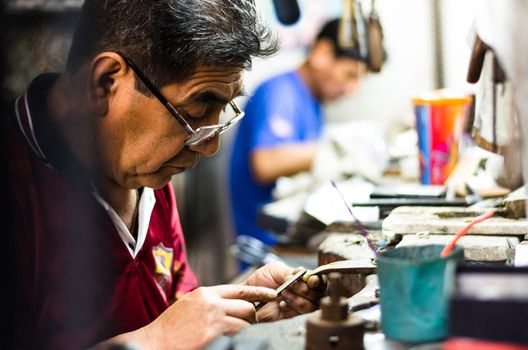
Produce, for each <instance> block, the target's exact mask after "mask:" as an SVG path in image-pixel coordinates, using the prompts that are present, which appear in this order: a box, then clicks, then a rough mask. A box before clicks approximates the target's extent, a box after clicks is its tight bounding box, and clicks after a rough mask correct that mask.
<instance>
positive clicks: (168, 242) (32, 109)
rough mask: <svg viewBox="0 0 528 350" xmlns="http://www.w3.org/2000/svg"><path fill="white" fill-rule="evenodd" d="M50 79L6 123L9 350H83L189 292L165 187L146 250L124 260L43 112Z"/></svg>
mask: <svg viewBox="0 0 528 350" xmlns="http://www.w3.org/2000/svg"><path fill="white" fill-rule="evenodd" d="M56 78H57V75H51V74H47V75H42V76H39V77H37V78H36V79H35V80H34V81H33V82H32V84H31V85H30V87H29V89H28V91H27V93H26V94H25V95H24V96H22V97H21V98H19V99H18V100H17V102H16V106H14V107H15V108H16V110H17V112H18V115H17V113H13V114H12V115H10V116H9V117H8V118H6V120H5V124H6V126H5V127H6V131H7V134H8V138H7V140H6V144H7V146H8V152H7V155H8V159H7V161H8V164H7V173H8V180H9V183H8V198H7V200H9V205H10V206H11V208H12V210H11V216H12V217H11V220H12V222H13V225H12V226H13V230H12V232H9V233H8V234H9V235H10V238H11V239H12V241H13V242H14V243H13V244H14V250H15V251H14V254H13V255H14V260H15V261H13V264H12V265H11V266H12V268H14V269H16V270H15V271H16V275H17V277H18V278H17V279H16V280H15V281H13V285H12V287H13V288H14V289H15V290H16V297H15V299H16V300H13V302H14V303H17V304H16V310H17V312H16V316H15V319H14V320H12V321H13V322H14V328H15V334H14V335H13V336H14V337H15V339H16V344H17V348H28V347H31V348H39V349H47V348H50V349H51V348H53V349H75V348H85V347H87V346H91V345H93V344H95V343H97V342H99V341H102V340H104V339H106V338H109V337H111V336H114V335H117V334H120V333H123V332H128V331H132V330H135V329H137V328H139V327H141V326H144V325H146V324H148V323H149V322H151V321H152V320H153V319H155V318H156V317H157V316H158V315H160V314H161V313H162V312H163V311H164V310H165V309H166V308H167V307H168V305H169V303H170V301H172V300H173V299H176V298H177V297H178V296H180V295H181V294H182V293H185V292H188V291H190V290H192V289H194V288H196V287H197V280H196V277H195V276H194V274H193V272H192V271H191V269H190V268H189V266H188V264H187V258H186V253H185V244H184V239H183V234H182V229H181V225H180V220H179V216H178V212H177V208H176V201H175V197H174V191H173V189H172V186H170V184H169V185H167V186H165V187H163V188H161V189H158V190H155V191H154V194H155V198H156V203H155V205H154V208H153V211H152V215H151V218H150V223H149V227H148V232H147V236H146V240H145V243H144V245H143V247H142V249H141V251H140V252H139V253H138V254H137V256H136V257H135V258H133V257H132V256H131V254H130V252H129V251H128V249H127V247H126V246H125V243H124V242H123V240H122V239H121V238H120V236H119V234H118V232H117V231H116V228H115V226H114V224H113V222H112V221H111V219H110V217H109V216H108V214H107V213H106V211H105V210H104V208H103V207H102V206H101V205H100V204H99V203H98V202H97V201H96V199H95V198H94V196H93V194H92V192H91V191H90V188H89V185H88V184H89V180H88V179H87V178H86V172H85V171H83V168H82V166H81V165H80V164H79V163H78V162H77V161H76V160H75V157H73V156H72V153H71V152H70V151H69V149H68V147H67V144H66V143H65V142H64V140H62V138H61V137H60V133H58V132H57V130H56V129H55V127H54V125H53V123H52V122H51V118H50V117H49V115H48V114H47V113H46V99H45V96H46V92H47V91H48V89H49V87H50V86H51V84H52V83H53V81H55V79H56ZM43 155H44V156H43Z"/></svg>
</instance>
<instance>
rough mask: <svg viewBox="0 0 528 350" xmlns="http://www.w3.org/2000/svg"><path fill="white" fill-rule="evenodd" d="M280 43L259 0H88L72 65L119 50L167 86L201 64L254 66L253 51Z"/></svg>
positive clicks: (72, 69)
mask: <svg viewBox="0 0 528 350" xmlns="http://www.w3.org/2000/svg"><path fill="white" fill-rule="evenodd" d="M277 46H278V44H277V40H276V38H275V36H274V35H273V34H272V32H271V31H270V29H269V28H268V27H267V26H266V25H264V24H263V22H262V21H261V19H260V18H259V16H258V15H257V12H256V9H255V4H254V0H86V1H85V3H84V5H83V7H82V10H81V14H80V19H79V23H78V25H77V28H76V30H75V34H74V37H73V42H72V46H71V50H70V54H69V57H68V62H67V66H66V68H67V70H68V71H69V72H70V73H72V74H74V73H76V72H77V71H78V70H79V69H80V67H81V66H82V65H83V64H85V63H86V62H87V61H89V60H90V59H92V58H93V57H95V56H96V55H97V54H99V53H101V52H104V51H114V52H118V53H122V54H123V55H124V56H126V57H127V58H128V59H130V60H131V61H132V62H134V63H135V64H136V65H137V66H138V67H139V68H140V69H141V70H142V71H143V72H144V73H145V75H147V77H148V78H149V79H151V80H152V81H153V83H154V84H156V85H157V86H158V87H162V86H165V85H167V84H169V83H174V82H180V81H183V80H185V79H186V78H188V77H189V76H190V75H191V74H192V72H193V71H194V70H195V69H196V67H197V66H198V65H201V64H203V65H220V66H231V65H236V66H241V67H243V68H246V69H249V68H250V67H251V57H252V56H261V57H263V56H269V55H271V54H273V53H275V52H276V51H277ZM136 82H137V80H136ZM136 86H137V88H138V89H139V90H140V91H142V92H144V93H146V88H145V87H143V85H142V84H139V83H138V84H136Z"/></svg>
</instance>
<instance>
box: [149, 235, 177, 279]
mask: <svg viewBox="0 0 528 350" xmlns="http://www.w3.org/2000/svg"><path fill="white" fill-rule="evenodd" d="M152 254H154V258H155V259H156V270H155V271H154V272H155V273H157V274H161V275H166V276H170V275H171V266H172V259H173V256H174V251H173V249H172V248H167V247H165V246H164V245H163V243H160V244H158V245H157V246H155V247H154V248H153V249H152Z"/></svg>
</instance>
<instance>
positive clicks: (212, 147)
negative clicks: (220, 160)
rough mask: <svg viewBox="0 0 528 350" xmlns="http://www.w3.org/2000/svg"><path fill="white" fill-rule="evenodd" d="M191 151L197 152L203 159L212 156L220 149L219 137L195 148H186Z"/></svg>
mask: <svg viewBox="0 0 528 350" xmlns="http://www.w3.org/2000/svg"><path fill="white" fill-rule="evenodd" d="M187 147H188V148H189V149H190V150H191V151H194V152H197V153H199V154H201V155H203V156H205V157H211V156H214V155H215V154H216V153H217V152H218V150H219V149H220V135H216V136H215V137H213V138H211V139H209V140H207V141H204V142H202V143H200V144H199V145H196V146H187Z"/></svg>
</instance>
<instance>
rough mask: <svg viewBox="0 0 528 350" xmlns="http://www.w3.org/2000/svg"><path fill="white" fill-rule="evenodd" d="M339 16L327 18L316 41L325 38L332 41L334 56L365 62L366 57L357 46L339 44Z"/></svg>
mask: <svg viewBox="0 0 528 350" xmlns="http://www.w3.org/2000/svg"><path fill="white" fill-rule="evenodd" d="M338 36H339V18H336V19H332V20H329V21H328V22H326V23H325V24H324V25H323V28H321V30H320V31H319V34H318V35H317V41H318V40H321V39H327V40H329V41H331V42H332V44H333V46H334V50H335V51H334V52H335V55H336V57H343V58H351V59H354V60H358V61H363V62H366V57H362V56H361V54H360V51H359V48H358V47H353V48H348V47H342V46H341V45H339V41H338Z"/></svg>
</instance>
